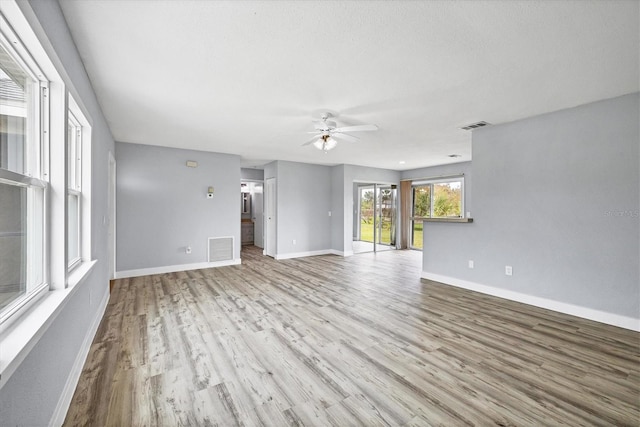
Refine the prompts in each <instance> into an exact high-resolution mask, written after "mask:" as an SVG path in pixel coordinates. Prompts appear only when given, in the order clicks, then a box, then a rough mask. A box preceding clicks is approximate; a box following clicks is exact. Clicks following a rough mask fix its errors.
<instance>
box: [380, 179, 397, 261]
mask: <svg viewBox="0 0 640 427" xmlns="http://www.w3.org/2000/svg"><path fill="white" fill-rule="evenodd" d="M396 193H397V189H396V186H395V185H376V198H375V199H376V200H375V201H376V221H375V223H376V248H375V249H376V251H387V250H390V249H395V246H396Z"/></svg>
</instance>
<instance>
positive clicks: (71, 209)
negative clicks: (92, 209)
mask: <svg viewBox="0 0 640 427" xmlns="http://www.w3.org/2000/svg"><path fill="white" fill-rule="evenodd" d="M81 201H82V126H81V125H80V122H79V121H78V119H77V118H76V117H75V115H74V114H73V112H71V111H69V123H68V125H67V267H68V268H69V269H73V268H74V267H76V266H77V265H78V264H79V263H80V262H81V261H82V258H81V252H80V245H81V227H80V221H81V218H82V203H81Z"/></svg>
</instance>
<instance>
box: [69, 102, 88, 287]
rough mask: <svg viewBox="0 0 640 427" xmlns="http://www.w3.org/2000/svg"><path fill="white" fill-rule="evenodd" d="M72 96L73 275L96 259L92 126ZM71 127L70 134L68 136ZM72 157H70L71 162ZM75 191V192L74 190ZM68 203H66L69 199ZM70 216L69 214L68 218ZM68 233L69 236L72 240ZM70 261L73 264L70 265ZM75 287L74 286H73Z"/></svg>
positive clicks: (70, 110) (70, 103) (71, 279)
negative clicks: (93, 247)
mask: <svg viewBox="0 0 640 427" xmlns="http://www.w3.org/2000/svg"><path fill="white" fill-rule="evenodd" d="M67 96H68V110H67V114H68V117H67V123H72V124H73V126H75V132H76V135H75V146H76V152H75V156H74V157H72V159H73V165H70V164H67V171H68V173H69V171H72V178H73V182H72V185H70V184H69V180H68V177H65V178H66V179H67V180H66V181H65V182H66V183H67V184H66V185H67V197H68V195H75V196H77V197H78V224H77V225H78V245H79V247H78V257H76V258H75V259H73V260H68V262H67V268H68V271H69V272H70V273H71V272H72V271H74V270H76V269H77V268H78V267H79V266H81V265H82V264H85V263H87V262H89V261H90V260H91V259H92V254H91V135H92V132H91V129H92V126H91V123H90V122H89V120H88V119H87V115H86V114H85V113H84V112H83V109H82V108H81V107H80V105H79V104H78V103H77V102H76V101H75V98H74V97H73V96H72V95H71V94H67ZM68 127H69V126H66V128H67V132H68ZM69 158H70V156H67V162H69V160H68V159H69ZM72 187H73V188H72ZM65 201H66V199H65ZM68 214H69V213H68V212H67V215H68ZM68 234H69V233H68V232H67V233H66V236H65V237H67V238H68ZM69 261H70V262H69ZM72 276H73V275H70V276H69V277H68V278H67V286H70V282H75V280H74V278H73V277H72ZM71 285H72V284H71Z"/></svg>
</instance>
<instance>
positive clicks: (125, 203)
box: [116, 142, 240, 271]
mask: <svg viewBox="0 0 640 427" xmlns="http://www.w3.org/2000/svg"><path fill="white" fill-rule="evenodd" d="M187 160H195V161H197V162H198V167H197V168H190V167H187V166H186V161H187ZM116 161H117V164H118V169H117V185H116V199H117V201H118V203H117V206H116V208H117V225H118V226H117V240H116V244H117V249H116V253H117V263H116V266H117V269H118V271H126V270H136V269H144V268H154V267H165V266H174V265H184V264H195V263H203V262H207V249H208V246H207V245H208V240H207V239H208V238H209V237H228V236H233V237H234V240H235V245H234V258H235V259H239V258H240V157H239V156H236V155H230V154H217V153H209V152H203V151H193V150H182V149H176V148H166V147H154V146H149V145H141V144H126V143H120V142H118V143H116ZM208 187H214V195H213V198H212V199H208V198H207V197H206V196H207V188H208ZM187 246H190V247H191V249H192V252H191V254H187V253H186V251H185V249H186V247H187Z"/></svg>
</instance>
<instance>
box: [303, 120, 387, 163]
mask: <svg viewBox="0 0 640 427" xmlns="http://www.w3.org/2000/svg"><path fill="white" fill-rule="evenodd" d="M332 117H333V114H331V113H328V112H327V113H323V114H322V119H321V120H314V121H313V122H314V123H315V125H314V127H315V128H316V130H314V131H311V132H307V133H313V134H315V136H314V137H313V138H311V139H310V140H309V141H307V142H305V143H304V144H302V145H303V146H305V145H310V144H313V146H314V147H316V148H317V149H318V150H322V151H324V152H325V153H326V152H327V151H329V150H331V149H333V148H335V147H336V145H338V141H341V140H343V141H349V142H358V141H359V140H360V138H356V137H355V136H353V135H349V134H348V133H347V132H362V131H373V130H378V126H376V125H356V126H343V127H337V124H336V122H335V121H333V120H330V119H331V118H332Z"/></svg>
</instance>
